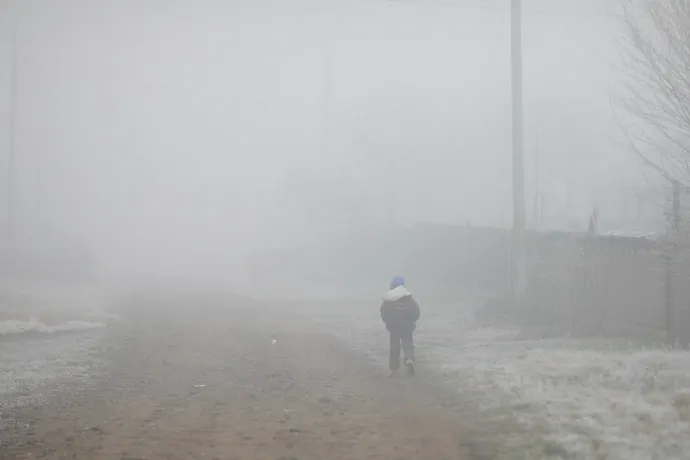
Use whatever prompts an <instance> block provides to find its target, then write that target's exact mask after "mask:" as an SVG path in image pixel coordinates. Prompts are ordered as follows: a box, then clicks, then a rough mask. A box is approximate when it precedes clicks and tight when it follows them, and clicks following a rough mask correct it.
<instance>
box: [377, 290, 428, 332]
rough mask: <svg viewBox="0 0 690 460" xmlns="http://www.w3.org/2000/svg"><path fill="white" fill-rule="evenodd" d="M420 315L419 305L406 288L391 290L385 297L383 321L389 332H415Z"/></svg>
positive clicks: (382, 308)
mask: <svg viewBox="0 0 690 460" xmlns="http://www.w3.org/2000/svg"><path fill="white" fill-rule="evenodd" d="M419 314H420V312H419V304H418V303H417V301H416V300H415V299H414V297H412V294H410V292H408V290H407V289H405V286H398V287H396V288H395V289H391V290H390V291H388V293H386V295H385V296H384V297H383V303H382V304H381V319H382V320H383V322H384V323H386V329H388V330H389V331H413V330H414V329H415V326H416V323H417V320H419Z"/></svg>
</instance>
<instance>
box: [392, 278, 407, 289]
mask: <svg viewBox="0 0 690 460" xmlns="http://www.w3.org/2000/svg"><path fill="white" fill-rule="evenodd" d="M400 286H405V278H403V277H402V276H394V277H393V279H392V280H391V289H395V288H397V287H400Z"/></svg>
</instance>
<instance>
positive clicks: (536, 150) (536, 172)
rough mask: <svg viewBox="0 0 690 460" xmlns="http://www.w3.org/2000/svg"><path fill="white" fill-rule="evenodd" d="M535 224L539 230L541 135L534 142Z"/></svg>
mask: <svg viewBox="0 0 690 460" xmlns="http://www.w3.org/2000/svg"><path fill="white" fill-rule="evenodd" d="M533 206H534V223H533V227H534V229H535V230H537V229H538V228H539V133H537V135H536V137H535V140H534V203H533Z"/></svg>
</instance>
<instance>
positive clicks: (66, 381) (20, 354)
mask: <svg viewBox="0 0 690 460" xmlns="http://www.w3.org/2000/svg"><path fill="white" fill-rule="evenodd" d="M99 339H100V334H86V335H84V334H79V335H61V336H50V338H46V339H41V340H23V341H18V340H16V341H4V342H0V419H4V420H5V422H6V421H7V420H8V418H11V417H12V414H13V411H14V410H15V409H19V408H21V407H25V406H33V405H36V404H42V403H43V402H45V400H46V398H47V397H48V396H49V395H50V394H51V393H53V392H56V391H60V390H63V389H70V391H75V390H79V389H80V388H84V387H85V386H86V385H88V384H89V383H90V382H91V379H92V377H93V373H94V370H95V369H96V368H98V366H99V365H100V362H99V359H98V358H96V357H95V355H94V354H93V353H92V352H93V350H94V349H95V348H96V347H97V346H98V343H99Z"/></svg>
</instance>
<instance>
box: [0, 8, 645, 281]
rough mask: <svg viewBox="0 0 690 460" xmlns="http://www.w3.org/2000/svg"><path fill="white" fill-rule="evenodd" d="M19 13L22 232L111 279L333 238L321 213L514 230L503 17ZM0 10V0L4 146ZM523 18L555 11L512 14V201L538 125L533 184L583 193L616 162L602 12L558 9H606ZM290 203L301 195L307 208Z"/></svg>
mask: <svg viewBox="0 0 690 460" xmlns="http://www.w3.org/2000/svg"><path fill="white" fill-rule="evenodd" d="M441 3H454V2H452V1H445V2H441ZM455 3H459V4H460V3H462V2H455ZM477 3H481V2H477ZM609 3H611V2H609ZM482 4H485V5H488V6H493V7H497V8H500V7H504V6H505V7H506V8H507V6H508V5H509V1H508V0H504V1H492V2H486V3H482ZM17 5H19V6H18V7H17V10H16V17H17V24H18V25H17V28H18V36H19V47H18V81H17V88H18V92H17V118H16V123H17V131H16V132H17V144H16V145H17V149H16V153H17V159H18V160H17V161H18V176H17V177H18V182H19V184H20V187H19V190H20V192H19V193H20V194H21V201H20V202H21V206H20V208H21V210H22V216H23V219H24V221H26V222H32V224H35V223H36V221H43V222H44V223H45V225H46V226H47V227H49V228H54V229H57V230H59V231H61V232H64V233H65V234H71V235H76V236H75V237H81V238H85V239H86V240H87V241H88V242H89V244H91V245H92V246H93V247H94V248H95V249H96V250H97V251H99V253H100V254H101V256H103V257H104V260H106V261H107V263H106V265H108V266H110V267H116V268H117V269H124V268H125V267H126V268H127V269H128V270H135V268H133V267H132V266H131V261H132V260H136V261H137V264H140V270H141V271H142V272H145V271H146V270H147V269H153V267H159V266H161V265H165V264H169V265H174V264H175V262H174V261H178V260H184V261H185V264H188V265H189V266H190V267H197V266H199V267H200V266H208V265H209V264H210V265H213V264H220V265H223V264H231V262H228V260H230V259H233V257H235V256H236V255H238V254H241V253H242V251H243V250H248V249H255V248H257V247H261V246H262V245H266V244H268V245H271V244H277V243H280V242H283V243H284V242H286V241H295V240H296V239H298V238H300V237H301V238H305V237H307V236H308V235H311V234H313V233H317V234H318V233H322V232H327V231H331V230H332V229H331V228H330V227H327V226H325V224H324V226H319V225H315V224H314V223H313V222H315V220H309V219H315V217H316V216H315V215H314V214H317V212H316V211H314V209H322V211H321V212H320V213H318V214H323V215H324V217H323V218H324V219H325V218H326V217H325V216H326V212H327V211H330V212H331V213H332V214H333V215H336V214H340V215H343V213H342V212H340V210H341V209H347V210H348V211H347V213H345V214H344V215H345V219H344V221H343V222H342V223H341V224H340V225H341V226H343V227H348V226H356V225H365V224H367V223H369V222H371V223H380V222H375V221H381V220H382V219H384V218H385V216H387V215H388V214H389V213H394V214H395V215H396V216H397V218H398V219H399V220H401V221H403V222H406V223H412V222H415V221H423V220H425V221H440V222H456V223H459V222H463V223H464V222H465V221H466V220H467V219H471V220H472V221H473V222H476V223H486V224H492V225H509V224H510V222H511V204H512V201H511V195H510V191H511V163H510V45H509V39H510V35H509V32H510V31H509V14H508V11H507V9H506V10H505V11H500V10H488V9H487V10H484V9H472V8H454V7H447V6H425V5H418V4H398V3H393V2H387V1H385V0H369V1H365V0H361V1H353V2H337V1H333V2H328V1H306V0H302V1H288V0H282V1H275V0H274V1H266V0H252V1H236V2H225V3H224V2H211V1H196V2H192V1H176V2H153V1H151V2H134V1H118V2H116V1H98V2H95V1H85V0H60V1H47V0H25V1H21V2H15V6H17ZM10 6H11V3H10V2H9V1H8V0H3V11H2V14H1V16H3V18H4V22H3V24H2V30H3V34H2V37H3V39H2V40H3V46H2V49H1V51H0V53H1V56H2V59H0V68H2V69H3V70H2V72H1V75H2V77H0V88H1V89H2V91H1V92H0V93H1V96H0V101H1V103H0V107H2V115H1V116H0V124H1V126H2V127H3V132H2V133H0V141H1V142H2V145H3V148H2V151H6V150H7V148H6V145H7V144H8V142H7V134H6V132H7V129H5V127H6V126H7V118H8V110H7V107H8V103H7V95H8V94H9V91H8V84H7V82H8V75H9V68H10V65H9V62H10V52H9V46H8V43H9V35H10V32H9V31H10V20H9V15H8V14H5V12H7V11H9V7H10ZM525 8H526V9H527V10H530V9H532V10H552V11H560V12H566V11H570V12H573V13H572V14H547V13H537V12H529V11H527V12H526V13H525V22H524V28H525V32H524V46H525V50H524V79H525V88H524V92H525V108H526V113H525V128H526V140H525V142H526V163H527V174H528V177H527V180H528V188H527V193H528V197H531V193H532V191H531V188H532V184H533V179H532V168H533V166H532V165H533V159H532V152H533V150H534V149H533V144H534V138H535V133H536V131H537V130H538V132H539V137H540V146H541V160H540V162H541V165H542V179H541V183H542V186H544V187H548V188H549V189H553V190H555V191H559V190H558V189H559V187H560V188H562V187H563V184H564V183H565V181H566V180H567V176H570V179H569V180H570V181H571V182H572V183H573V184H582V185H580V186H579V191H580V192H581V194H582V195H583V196H586V193H585V188H589V187H592V188H596V187H597V181H600V182H602V183H603V184H606V185H607V187H608V185H609V183H610V182H611V181H613V182H614V183H615V182H616V181H620V182H623V181H625V179H624V178H621V179H616V178H613V179H612V178H611V177H610V176H608V175H607V177H601V178H599V177H597V176H596V175H593V173H592V172H593V171H594V170H595V169H596V168H598V167H599V166H600V165H602V164H607V163H610V162H613V164H615V165H617V166H616V169H615V170H617V171H621V170H622V169H621V167H620V166H618V165H620V164H632V160H630V157H629V156H627V155H626V154H625V152H621V151H620V149H619V148H617V147H616V146H615V145H613V144H612V143H611V141H610V140H609V138H610V137H611V136H612V135H615V131H616V130H615V124H614V123H613V121H612V116H611V111H610V109H609V101H608V86H609V85H611V84H615V78H616V70H615V69H614V68H613V67H612V66H613V63H614V60H615V55H616V54H615V52H616V44H615V42H614V40H613V38H612V37H613V36H614V33H615V27H616V23H615V18H613V17H607V16H590V15H582V14H575V12H593V11H599V12H601V11H606V7H605V2H591V3H589V4H586V2H572V1H562V2H554V1H550V2H546V1H540V2H538V1H536V0H532V1H529V0H527V1H525ZM329 43H331V45H330V47H331V49H332V52H331V54H330V56H331V60H332V61H331V62H332V67H331V69H332V70H331V72H332V75H333V78H332V80H331V88H332V92H331V93H330V94H331V107H332V110H331V112H330V113H331V116H330V125H329V126H330V128H329V132H330V137H329V138H330V142H329V145H330V146H331V156H330V157H326V156H325V155H324V153H323V148H324V119H323V113H324V82H325V81H326V80H325V78H324V71H325V69H326V64H325V59H324V57H325V56H326V50H327V49H328V47H329V45H328V44H329ZM3 156H6V155H3ZM629 169H630V170H631V171H632V172H633V173H634V172H636V166H630V167H629ZM568 171H570V172H569V173H568ZM3 174H4V172H3ZM547 176H548V178H549V179H548V180H547ZM633 177H634V174H633ZM307 179H309V181H310V183H311V184H312V185H311V188H310V189H309V188H308V185H305V182H306V180H307ZM327 184H328V185H327ZM338 186H339V187H340V189H339V191H338V190H336V191H333V190H332V189H333V188H338ZM585 186H586V187H585ZM297 189H302V190H304V189H308V190H311V193H309V197H310V198H309V200H307V199H306V198H304V195H299V194H298V193H297V192H296V190H297ZM554 193H555V192H554ZM583 199H585V198H583ZM528 200H529V198H528ZM315 206H316V208H314V207H315ZM309 210H311V211H309ZM309 212H311V217H309V214H308V213H309ZM147 267H148V268H147ZM116 268H113V270H116Z"/></svg>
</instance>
